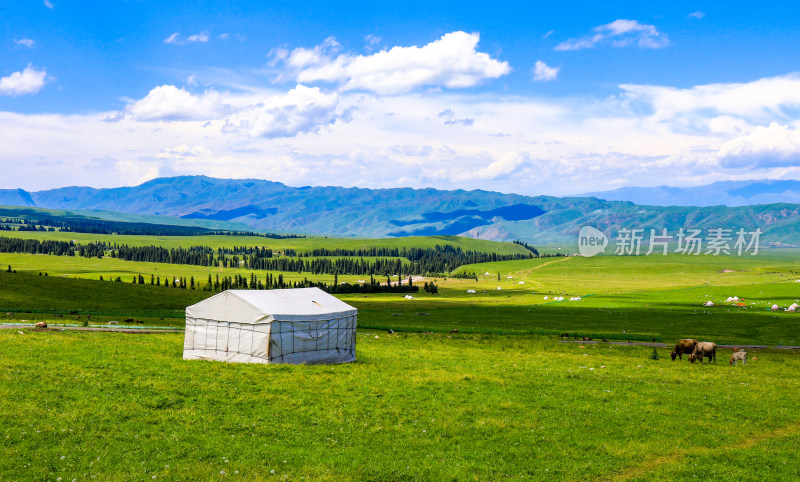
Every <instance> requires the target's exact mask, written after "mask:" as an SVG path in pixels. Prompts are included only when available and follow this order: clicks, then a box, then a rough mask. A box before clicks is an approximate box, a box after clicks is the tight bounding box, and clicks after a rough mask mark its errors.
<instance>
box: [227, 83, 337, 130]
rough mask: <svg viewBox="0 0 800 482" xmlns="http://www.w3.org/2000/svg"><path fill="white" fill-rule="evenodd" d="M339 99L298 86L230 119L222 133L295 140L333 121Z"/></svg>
mask: <svg viewBox="0 0 800 482" xmlns="http://www.w3.org/2000/svg"><path fill="white" fill-rule="evenodd" d="M338 102H339V96H338V95H337V94H335V93H331V94H326V93H324V92H322V91H321V90H320V89H319V87H306V86H304V85H298V86H297V87H295V88H294V89H292V90H290V91H289V92H288V93H286V94H285V95H278V96H274V97H271V98H269V99H266V100H265V101H264V102H262V103H259V104H256V105H252V106H249V107H246V108H244V109H241V110H239V111H238V112H236V113H234V114H232V115H230V116H229V117H228V118H227V119H226V121H225V126H224V128H223V131H224V132H228V133H232V132H236V133H244V134H246V135H248V136H250V137H267V138H270V137H294V136H296V135H298V134H301V133H305V132H316V131H317V130H319V129H320V128H321V127H322V126H323V125H326V124H332V123H333V122H335V121H336V106H337V104H338Z"/></svg>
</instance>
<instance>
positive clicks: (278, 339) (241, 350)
mask: <svg viewBox="0 0 800 482" xmlns="http://www.w3.org/2000/svg"><path fill="white" fill-rule="evenodd" d="M356 315H357V310H356V309H355V308H353V307H352V306H350V305H348V304H347V303H344V302H342V301H339V300H338V299H337V298H336V297H334V296H331V295H330V294H328V293H326V292H324V291H322V290H321V289H319V288H296V289H287V290H266V291H265V290H228V291H223V292H222V293H219V294H217V295H215V296H212V297H210V298H208V299H205V300H203V301H201V302H199V303H197V304H194V305H192V306H189V307H187V308H186V334H185V338H184V344H183V358H184V359H186V360H219V361H227V362H243V363H342V362H350V361H355V359H356Z"/></svg>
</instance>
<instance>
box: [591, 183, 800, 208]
mask: <svg viewBox="0 0 800 482" xmlns="http://www.w3.org/2000/svg"><path fill="white" fill-rule="evenodd" d="M585 196H589V197H596V198H600V199H605V200H606V201H630V202H632V203H634V204H643V205H647V206H720V205H721V206H750V205H753V204H773V203H794V204H798V203H800V181H795V180H785V181H773V180H761V181H722V182H715V183H713V184H708V185H705V186H695V187H669V186H658V187H623V188H620V189H615V190H613V191H603V192H591V193H586V194H582V195H581V197H585Z"/></svg>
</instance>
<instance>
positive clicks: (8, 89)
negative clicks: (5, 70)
mask: <svg viewBox="0 0 800 482" xmlns="http://www.w3.org/2000/svg"><path fill="white" fill-rule="evenodd" d="M46 81H47V72H45V71H44V70H36V69H35V68H33V67H31V66H30V65H29V66H27V67H25V69H24V70H23V71H22V72H14V73H12V74H11V75H9V76H7V77H3V78H0V95H13V96H18V95H25V94H35V93H37V92H39V91H40V90H42V87H44V84H45V82H46Z"/></svg>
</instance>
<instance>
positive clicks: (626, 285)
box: [0, 251, 800, 345]
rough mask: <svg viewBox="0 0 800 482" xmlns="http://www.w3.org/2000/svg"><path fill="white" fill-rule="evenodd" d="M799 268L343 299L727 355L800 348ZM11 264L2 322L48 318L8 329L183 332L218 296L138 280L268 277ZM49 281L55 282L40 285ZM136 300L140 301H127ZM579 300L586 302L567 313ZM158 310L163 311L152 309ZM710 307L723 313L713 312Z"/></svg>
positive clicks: (646, 271)
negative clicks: (186, 313) (146, 327)
mask: <svg viewBox="0 0 800 482" xmlns="http://www.w3.org/2000/svg"><path fill="white" fill-rule="evenodd" d="M794 260H795V258H794V257H793V256H791V253H788V254H787V253H786V252H784V251H780V252H777V253H767V254H766V255H764V256H755V257H741V258H739V257H716V256H699V257H691V258H689V257H685V256H680V255H672V256H640V257H613V256H603V257H594V258H581V257H564V258H538V259H530V260H521V261H505V262H498V263H484V264H481V265H474V266H465V267H462V268H460V270H462V271H465V272H470V273H472V272H476V273H480V275H479V276H478V278H479V279H478V281H475V280H474V279H456V278H450V279H444V278H433V279H431V281H435V282H436V283H437V285H438V286H439V294H438V295H430V294H427V293H424V292H420V293H418V294H415V295H414V299H413V300H406V299H405V298H404V297H403V295H402V294H380V295H361V294H348V295H340V297H341V298H342V299H343V300H345V301H346V302H348V303H351V304H352V305H354V306H356V307H357V308H358V309H359V311H360V317H359V324H360V326H363V327H369V328H375V329H389V328H392V329H394V330H402V331H411V332H415V331H436V332H444V331H450V330H453V329H458V330H459V331H462V332H474V333H497V334H558V333H563V332H568V333H573V334H579V335H581V336H591V337H594V338H600V337H603V336H605V337H607V338H615V339H623V340H624V339H632V340H650V339H651V338H656V339H657V340H658V341H671V340H673V339H677V338H683V337H693V338H710V339H712V340H714V341H716V342H718V343H739V344H745V343H747V344H766V345H796V344H800V313H791V312H785V311H771V310H769V307H770V306H772V305H773V304H778V305H779V306H781V307H783V308H785V307H787V306H788V305H790V304H791V303H794V302H798V300H800V283H797V282H796V280H797V279H800V268H798V267H797V264H796V263H795V261H794ZM9 264H10V265H12V266H13V267H14V269H16V270H17V271H18V273H17V275H18V278H17V280H19V281H18V282H17V283H12V284H9V283H11V282H10V281H9V282H5V285H6V286H7V288H5V289H0V310H5V311H32V312H33V313H34V314H35V313H40V314H39V315H37V316H28V314H24V313H16V314H15V315H13V316H8V315H4V314H3V313H2V312H0V320H2V319H5V320H7V321H13V320H18V319H20V318H22V317H25V319H37V320H39V319H43V320H44V321H47V320H48V319H50V321H51V322H53V321H58V320H55V319H52V318H48V314H49V313H52V312H54V311H57V312H60V313H65V312H69V311H71V310H80V312H81V314H88V313H92V314H94V315H98V314H100V315H108V316H109V317H112V318H113V319H117V318H118V317H119V316H121V315H123V314H126V310H128V311H127V313H128V314H129V315H131V316H139V317H151V318H152V317H154V316H155V314H158V315H159V316H158V318H161V317H165V320H160V319H158V320H152V321H153V322H154V323H155V324H159V325H161V324H167V325H173V326H181V325H182V321H183V320H182V313H183V308H184V307H185V306H187V304H191V303H193V302H196V301H198V300H200V299H202V298H203V297H205V296H208V295H209V294H210V293H208V292H202V291H199V292H198V291H194V292H192V291H191V290H175V289H173V288H165V287H154V286H149V285H146V286H142V285H131V283H130V281H131V280H132V278H133V276H135V275H139V274H141V275H143V276H144V278H145V281H146V282H147V283H149V280H150V277H151V275H152V276H158V277H161V279H162V280H163V279H166V278H170V279H172V278H173V277H185V278H187V279H189V278H190V277H194V279H195V280H196V281H197V282H198V285H199V286H202V285H204V284H205V283H206V281H207V278H208V275H209V274H211V275H212V277H216V276H217V275H220V276H233V275H235V274H241V275H243V276H245V277H249V276H250V274H251V273H255V274H256V276H258V277H259V278H261V279H263V277H264V275H265V272H261V271H251V270H244V269H238V268H221V267H200V266H188V265H173V264H161V263H142V262H129V261H122V260H119V259H113V258H102V259H97V258H81V257H66V256H46V255H28V254H0V266H6V265H9ZM41 272H47V273H48V275H49V276H48V277H44V276H41V277H40V276H38V273H41ZM487 272H488V273H489V275H486V274H485V273H487ZM498 273H499V274H500V277H501V280H500V281H498V280H497V274H498ZM272 274H273V275H275V276H277V275H278V274H279V273H277V272H272ZM281 274H282V275H283V276H284V278H285V279H286V280H287V281H289V282H293V281H300V280H302V279H304V278H308V279H312V280H319V281H324V282H326V283H329V284H330V283H332V282H333V276H330V275H318V276H314V275H311V274H310V273H281ZM22 275H25V277H24V278H23V277H22ZM31 275H37V276H31ZM101 276H102V277H103V278H104V279H105V280H111V279H116V278H117V277H120V278H121V279H122V280H123V283H111V282H109V281H106V282H105V283H104V284H99V283H98V282H91V281H80V280H74V279H72V278H75V277H78V278H85V279H94V280H97V279H99V278H100V277H101ZM509 277H510V278H509ZM364 278H365V276H363V275H362V276H354V275H351V276H340V277H339V280H340V282H351V283H355V282H357V281H358V280H359V279H364ZM5 279H8V280H11V279H13V278H8V277H0V283H3V280H5ZM367 279H368V277H367ZM22 280H24V281H22ZM55 280H60V281H58V283H59V284H58V285H56V286H53V287H50V286H49V285H48V283H56V281H55ZM73 282H74V283H77V284H75V285H74V286H80V287H81V289H82V290H85V292H86V295H85V296H83V295H81V296H72V295H66V296H61V295H60V294H62V293H70V290H71V288H70V287H71V286H73V284H71V283H73ZM520 282H522V283H524V284H520ZM31 283H32V284H31ZM87 283H88V284H87ZM417 284H421V283H420V282H417ZM0 286H2V285H0ZM498 287H499V288H501V289H500V290H498V289H497V288H498ZM467 290H475V291H476V293H474V294H470V293H467ZM107 291H108V293H111V292H114V293H119V294H118V295H115V296H117V297H118V298H119V299H130V300H135V302H133V303H131V304H129V305H127V307H120V306H118V305H113V304H110V305H108V306H105V307H104V306H103V303H105V301H104V297H105V296H106V294H105V293H106V292H107ZM128 292H130V295H127V294H125V293H128ZM53 294H55V295H53ZM555 296H563V297H564V298H565V301H558V302H556V301H553V297H555ZM730 296H737V297H739V298H743V299H745V300H746V301H745V306H736V305H735V303H727V302H725V300H726V299H727V298H728V297H730ZM545 297H547V298H548V299H545ZM571 297H580V298H581V300H580V301H569V298H571ZM150 298H152V299H153V300H154V302H153V303H148V302H147V300H148V299H150ZM707 301H712V302H713V303H714V304H715V306H713V307H705V306H703V304H704V303H706V302H707ZM170 308H171V310H170ZM96 319H97V320H98V322H105V321H108V320H107V319H106V318H96ZM150 321H151V320H148V322H150Z"/></svg>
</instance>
